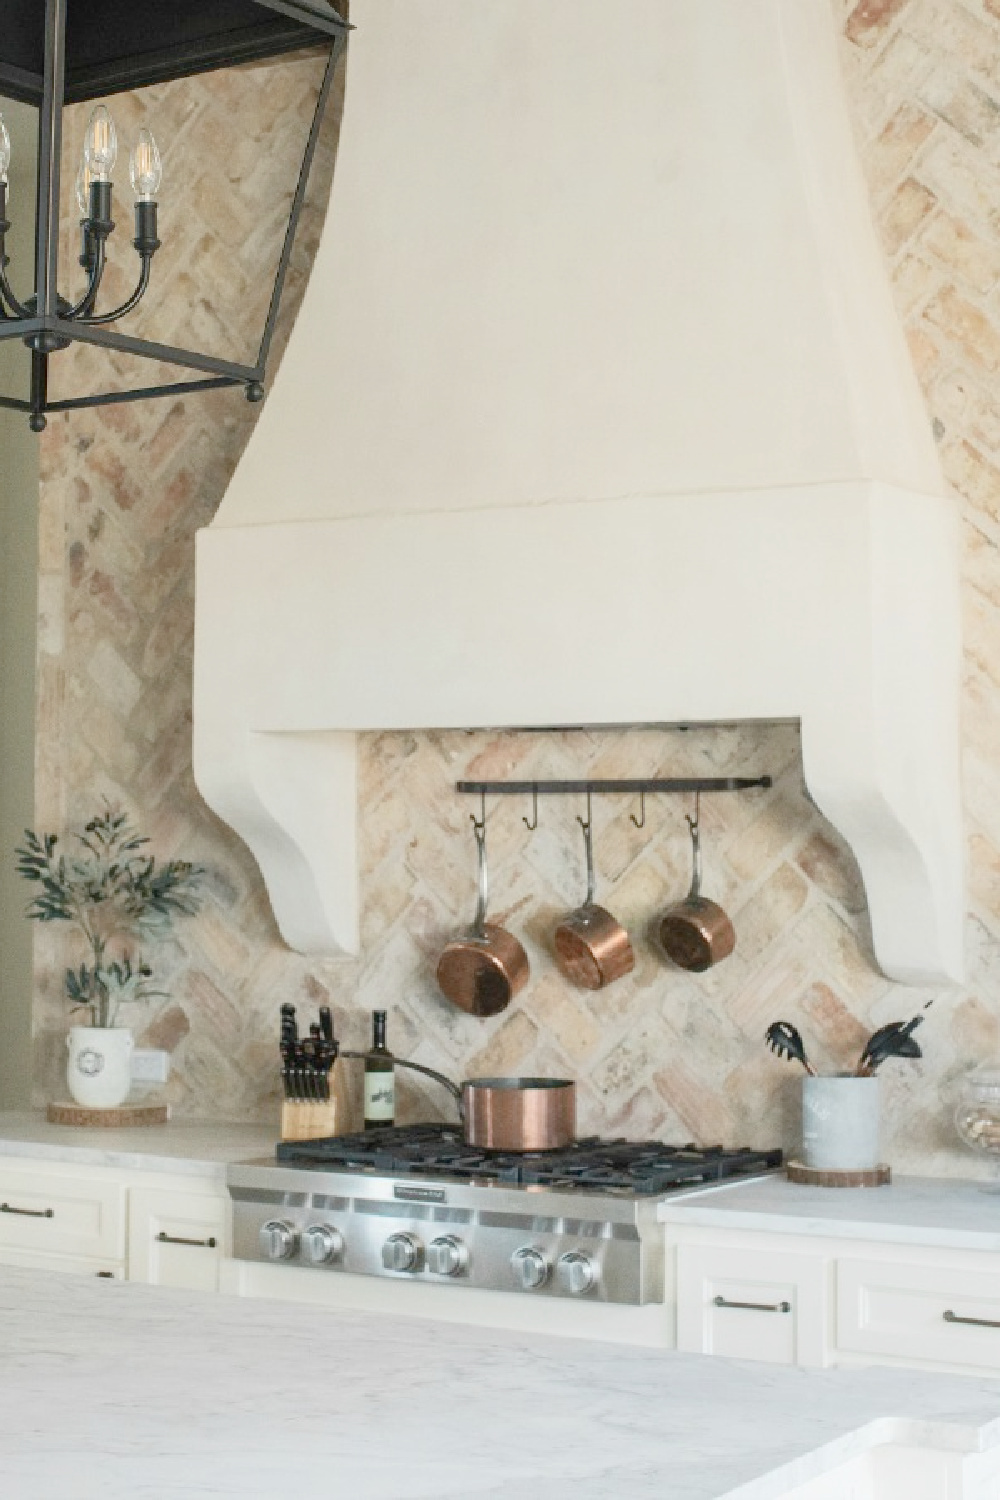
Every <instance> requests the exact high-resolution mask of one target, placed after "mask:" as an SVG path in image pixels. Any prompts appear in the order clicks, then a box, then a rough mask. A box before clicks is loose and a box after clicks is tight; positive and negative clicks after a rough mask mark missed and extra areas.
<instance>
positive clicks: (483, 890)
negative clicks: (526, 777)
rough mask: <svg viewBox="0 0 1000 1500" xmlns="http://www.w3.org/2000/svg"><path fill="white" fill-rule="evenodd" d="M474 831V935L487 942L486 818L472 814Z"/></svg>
mask: <svg viewBox="0 0 1000 1500" xmlns="http://www.w3.org/2000/svg"><path fill="white" fill-rule="evenodd" d="M472 831H473V833H474V834H475V835H476V857H477V861H478V867H479V869H478V881H479V884H478V892H477V896H476V915H475V917H474V918H473V922H472V931H473V935H474V936H475V937H477V938H479V939H480V941H482V942H485V940H486V908H487V906H488V904H489V899H490V873H489V866H488V865H487V863H486V818H485V816H484V817H483V818H482V819H480V818H477V817H476V816H475V814H473V815H472Z"/></svg>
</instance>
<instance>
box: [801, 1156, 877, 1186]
mask: <svg viewBox="0 0 1000 1500" xmlns="http://www.w3.org/2000/svg"><path fill="white" fill-rule="evenodd" d="M787 1171H788V1180H789V1182H802V1183H805V1184H806V1185H807V1186H809V1187H833V1188H838V1187H841V1188H845V1187H885V1185H886V1183H888V1182H891V1181H892V1168H891V1167H890V1166H888V1165H887V1164H886V1163H885V1162H882V1163H881V1165H880V1166H877V1167H872V1168H870V1169H869V1170H868V1171H863V1172H834V1171H832V1170H824V1169H822V1168H820V1167H804V1166H803V1165H802V1163H801V1162H800V1161H790V1162H789V1163H788V1166H787Z"/></svg>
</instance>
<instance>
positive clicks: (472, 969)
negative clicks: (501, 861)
mask: <svg viewBox="0 0 1000 1500" xmlns="http://www.w3.org/2000/svg"><path fill="white" fill-rule="evenodd" d="M472 827H473V829H474V831H475V835H476V851H477V855H478V860H479V895H478V899H477V902H476V915H475V918H474V920H473V923H472V927H471V928H470V929H469V931H468V932H467V933H465V934H464V936H462V937H459V938H453V939H452V941H451V942H450V943H449V944H448V945H447V947H446V948H445V949H444V951H443V952H442V954H441V957H440V958H439V959H438V966H437V982H438V984H439V985H440V987H441V993H442V994H443V995H444V996H445V997H446V999H448V1000H450V1001H451V1002H452V1004H453V1005H457V1006H458V1007H459V1008H460V1009H461V1010H465V1011H468V1012H469V1014H470V1015H473V1016H495V1015H497V1014H498V1013H499V1012H500V1011H502V1010H505V1009H506V1007H507V1006H508V1005H509V1004H510V1002H511V1000H512V999H513V997H514V996H515V995H516V994H517V993H518V991H519V990H521V989H523V988H524V986H525V985H526V984H527V982H528V975H529V973H530V969H529V966H528V955H527V954H526V953H525V951H524V949H523V948H522V946H521V944H520V943H519V942H518V940H517V938H516V937H514V936H513V934H512V933H509V932H507V931H506V930H505V929H504V928H503V927H499V926H498V925H497V924H496V923H495V922H487V920H486V908H487V903H488V901H489V889H490V886H489V871H488V866H487V862H486V814H485V809H484V812H483V816H482V818H478V819H477V818H475V817H474V818H473V819H472Z"/></svg>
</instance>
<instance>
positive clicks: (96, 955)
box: [16, 803, 205, 1109]
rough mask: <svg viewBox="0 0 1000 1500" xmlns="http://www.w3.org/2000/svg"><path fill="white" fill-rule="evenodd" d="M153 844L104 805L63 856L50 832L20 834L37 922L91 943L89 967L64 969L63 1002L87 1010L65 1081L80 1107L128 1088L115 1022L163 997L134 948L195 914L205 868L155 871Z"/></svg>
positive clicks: (117, 1097) (124, 1031) (126, 1036)
mask: <svg viewBox="0 0 1000 1500" xmlns="http://www.w3.org/2000/svg"><path fill="white" fill-rule="evenodd" d="M148 844H149V840H148V839H147V838H145V837H144V836H143V835H141V834H139V833H137V832H136V830H135V828H134V827H133V826H132V824H131V823H130V821H129V819H128V817H127V815H126V814H125V813H123V812H121V811H120V810H119V809H118V808H115V807H112V806H110V805H109V804H107V803H106V804H105V807H104V811H103V812H101V813H99V814H97V815H96V816H95V817H93V818H91V819H90V822H89V823H87V824H86V825H85V827H84V829H83V832H82V833H76V834H74V835H73V845H72V847H71V849H70V850H69V851H67V852H65V853H64V852H62V850H61V849H60V847H59V840H58V838H57V837H56V835H55V834H54V833H43V834H37V833H34V832H33V831H32V830H31V829H30V828H29V829H26V830H25V835H24V843H23V845H21V847H20V848H18V849H17V850H16V854H17V869H18V873H19V874H20V875H23V876H24V878H25V880H29V881H31V882H33V883H34V884H35V885H36V886H38V887H39V890H38V894H37V895H36V896H34V897H33V899H32V900H31V901H30V903H29V904H28V907H27V915H28V916H29V917H31V918H32V919H33V920H34V921H36V922H69V923H70V924H71V925H72V926H74V927H75V928H76V930H77V932H79V933H80V934H81V935H82V936H83V939H84V941H85V943H86V945H87V950H88V958H87V961H86V962H84V963H81V964H80V966H79V967H78V968H70V969H67V970H66V976H65V986H66V998H67V1000H68V1002H69V1005H70V1008H71V1010H73V1011H86V1012H88V1014H89V1024H88V1025H78V1026H71V1027H70V1033H69V1039H68V1046H69V1064H68V1067H67V1083H68V1085H69V1091H70V1093H71V1095H72V1096H73V1098H74V1099H75V1100H76V1102H77V1103H78V1104H82V1105H86V1106H89V1107H91V1108H105V1109H109V1108H113V1107H114V1106H116V1105H118V1104H121V1103H122V1102H123V1101H124V1099H125V1098H126V1097H127V1095H128V1092H129V1086H130V1083H131V1067H130V1064H131V1056H132V1033H131V1031H130V1030H129V1029H128V1028H127V1027H126V1026H123V1025H121V1024H120V1022H119V1016H120V1013H121V1009H122V1007H123V1006H125V1005H131V1004H136V1003H140V1002H143V1001H150V1000H153V999H156V998H158V997H160V996H162V995H163V993H164V991H162V990H158V989H156V988H155V986H154V983H153V971H152V968H151V967H150V965H149V963H148V962H147V961H146V959H145V958H144V957H143V956H142V954H141V953H140V951H139V947H138V945H139V943H140V942H143V941H145V940H148V939H150V938H155V937H157V936H160V937H162V936H164V935H165V933H166V932H167V931H168V930H169V927H170V924H171V922H172V921H173V919H174V918H175V917H178V916H193V915H194V913H195V912H196V911H197V910H198V908H199V905H200V900H199V896H198V887H199V885H200V882H201V879H202V876H203V875H204V873H205V872H204V870H203V869H201V868H200V867H199V866H196V865H192V864H188V863H187V862H186V861H184V860H178V859H172V860H169V861H166V862H165V863H162V864H157V862H156V860H155V859H154V858H153V856H152V855H151V854H148V853H147V852H146V848H147V845H148Z"/></svg>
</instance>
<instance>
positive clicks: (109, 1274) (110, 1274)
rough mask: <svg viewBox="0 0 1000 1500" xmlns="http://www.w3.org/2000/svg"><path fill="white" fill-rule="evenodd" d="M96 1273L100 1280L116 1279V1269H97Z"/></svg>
mask: <svg viewBox="0 0 1000 1500" xmlns="http://www.w3.org/2000/svg"><path fill="white" fill-rule="evenodd" d="M94 1275H95V1276H96V1277H97V1278H98V1280H99V1281H114V1279H115V1273H114V1271H95V1272H94Z"/></svg>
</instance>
